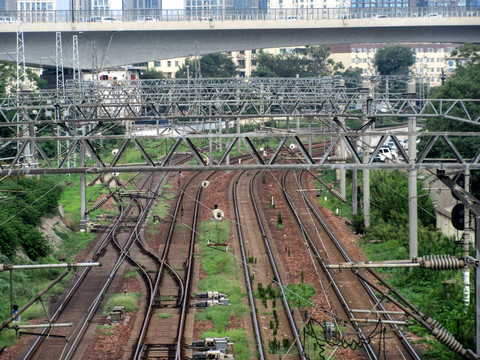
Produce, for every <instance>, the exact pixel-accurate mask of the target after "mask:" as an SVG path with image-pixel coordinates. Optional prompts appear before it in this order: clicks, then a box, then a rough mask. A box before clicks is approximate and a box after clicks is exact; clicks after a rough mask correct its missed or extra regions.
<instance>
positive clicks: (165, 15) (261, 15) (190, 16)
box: [0, 6, 480, 26]
mask: <svg viewBox="0 0 480 360" xmlns="http://www.w3.org/2000/svg"><path fill="white" fill-rule="evenodd" d="M442 17H480V7H467V6H454V7H446V6H441V7H408V8H369V9H356V8H328V9H324V8H315V9H313V8H309V9H245V10H242V9H235V10H210V9H198V10H155V9H151V10H123V11H122V10H110V11H83V10H74V11H70V10H56V11H54V10H50V11H49V10H42V11H36V10H24V11H3V12H0V26H1V24H3V23H18V22H24V23H59V22H62V23H64V22H67V23H69V22H115V21H123V22H130V21H135V22H160V21H244V20H253V21H268V20H284V21H295V20H329V19H343V20H348V19H376V20H379V21H382V20H383V21H385V19H388V18H425V19H435V18H442ZM387 21H388V20H387Z"/></svg>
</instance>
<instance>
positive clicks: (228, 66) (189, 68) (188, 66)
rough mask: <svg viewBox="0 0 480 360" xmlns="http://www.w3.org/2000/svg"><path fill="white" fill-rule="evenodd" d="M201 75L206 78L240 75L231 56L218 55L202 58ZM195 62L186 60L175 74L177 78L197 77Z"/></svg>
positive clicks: (200, 62) (200, 63)
mask: <svg viewBox="0 0 480 360" xmlns="http://www.w3.org/2000/svg"><path fill="white" fill-rule="evenodd" d="M199 65H200V74H201V76H202V77H205V78H228V77H234V76H236V75H237V74H238V71H237V67H236V66H235V64H234V63H233V60H232V58H230V57H229V56H227V55H225V54H222V53H216V54H208V55H204V56H202V57H201V58H200V61H199ZM195 69H196V67H195V60H191V59H186V60H185V63H184V64H183V65H182V66H181V67H180V69H178V71H177V72H176V73H175V77H176V78H186V77H187V75H188V73H190V77H192V78H193V77H195Z"/></svg>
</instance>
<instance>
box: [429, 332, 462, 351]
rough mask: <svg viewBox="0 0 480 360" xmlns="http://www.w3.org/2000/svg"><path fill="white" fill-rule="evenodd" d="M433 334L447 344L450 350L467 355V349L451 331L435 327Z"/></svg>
mask: <svg viewBox="0 0 480 360" xmlns="http://www.w3.org/2000/svg"><path fill="white" fill-rule="evenodd" d="M432 334H433V335H434V336H435V338H436V339H437V340H438V341H440V342H441V343H443V344H444V345H445V346H447V347H448V348H449V349H450V350H452V351H454V352H456V353H460V354H461V355H465V354H466V353H467V351H466V350H465V349H464V347H463V346H462V344H460V343H459V342H458V341H457V340H455V338H454V337H453V336H452V335H450V334H449V332H448V331H447V330H445V329H439V328H435V329H433V331H432Z"/></svg>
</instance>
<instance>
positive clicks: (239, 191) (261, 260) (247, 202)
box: [232, 172, 306, 359]
mask: <svg viewBox="0 0 480 360" xmlns="http://www.w3.org/2000/svg"><path fill="white" fill-rule="evenodd" d="M250 175H251V174H250V173H249V172H246V173H245V172H242V173H240V174H239V175H237V176H236V177H235V179H234V186H233V192H232V195H233V203H234V208H235V222H236V228H237V234H238V240H239V244H240V250H241V255H242V263H243V265H244V266H243V268H244V273H245V282H246V288H247V293H248V298H249V302H250V307H251V309H252V323H253V329H254V333H255V334H254V337H255V340H256V344H257V351H258V359H277V357H278V356H277V354H270V353H268V351H267V350H268V349H269V345H270V342H271V341H273V339H275V340H276V339H277V338H276V336H278V337H279V338H280V339H286V340H283V343H284V344H292V345H293V344H295V347H296V348H295V347H293V348H295V351H292V347H291V346H290V345H287V349H284V350H286V351H287V352H288V354H286V355H284V356H283V357H282V358H283V359H306V358H305V356H304V351H303V345H302V343H301V341H300V336H299V334H298V330H297V329H298V328H300V327H301V326H299V325H298V324H297V321H298V320H299V319H295V317H294V315H293V314H292V312H291V310H290V307H289V305H288V302H287V298H286V295H285V291H284V285H283V280H282V276H280V272H279V270H278V268H277V262H276V260H275V259H274V256H273V252H272V249H271V247H270V243H269V239H268V237H267V234H266V233H265V229H264V225H263V221H262V219H261V216H260V213H259V209H258V206H257V203H256V201H255V194H254V180H255V176H256V175H257V172H255V173H253V174H252V176H250ZM247 254H248V256H247ZM252 262H254V270H253V271H250V268H249V265H248V264H249V263H252ZM255 275H256V276H255ZM265 275H267V277H266V278H265ZM269 275H270V276H271V278H269V277H268V276H269ZM265 280H267V282H268V284H267V285H266V286H265V288H267V289H271V288H273V289H274V293H275V294H278V295H279V296H278V295H276V296H278V297H279V300H281V304H279V305H276V297H274V299H270V300H266V299H260V298H255V296H254V291H255V288H257V289H260V287H261V288H263V283H264V281H265ZM259 292H260V291H259ZM265 305H267V306H270V307H272V308H273V312H270V311H266V309H265ZM257 309H258V310H257ZM263 309H265V310H263ZM272 325H273V326H274V329H275V330H273V329H272Z"/></svg>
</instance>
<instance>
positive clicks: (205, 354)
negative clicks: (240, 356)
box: [193, 350, 233, 360]
mask: <svg viewBox="0 0 480 360" xmlns="http://www.w3.org/2000/svg"><path fill="white" fill-rule="evenodd" d="M193 358H194V359H195V360H210V359H218V360H224V359H233V355H231V354H224V353H223V352H221V351H220V350H209V351H202V352H198V353H193Z"/></svg>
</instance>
